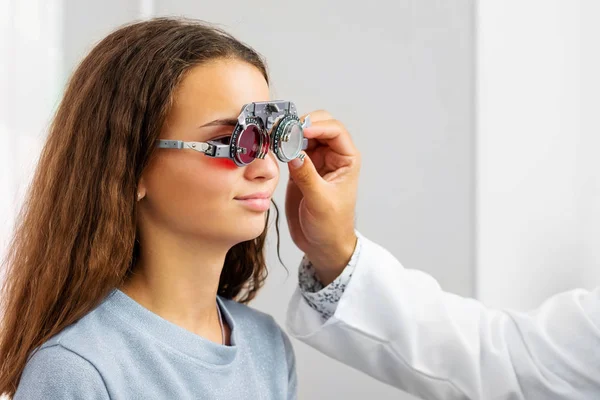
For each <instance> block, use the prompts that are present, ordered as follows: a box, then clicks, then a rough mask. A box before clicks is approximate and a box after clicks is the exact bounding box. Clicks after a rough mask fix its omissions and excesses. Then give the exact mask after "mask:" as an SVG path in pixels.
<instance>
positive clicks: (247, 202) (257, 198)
mask: <svg viewBox="0 0 600 400" xmlns="http://www.w3.org/2000/svg"><path fill="white" fill-rule="evenodd" d="M271 196H272V193H269V192H259V193H252V194H249V195H246V196H238V197H236V198H235V200H237V201H238V203H240V204H241V205H242V206H244V207H245V208H247V209H249V210H251V211H258V212H265V211H267V210H268V209H269V208H270V207H271Z"/></svg>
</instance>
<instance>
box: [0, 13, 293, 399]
mask: <svg viewBox="0 0 600 400" xmlns="http://www.w3.org/2000/svg"><path fill="white" fill-rule="evenodd" d="M216 58H234V59H239V60H243V61H245V62H248V63H250V64H252V65H254V66H255V67H256V68H258V69H259V70H260V71H261V72H262V74H263V75H264V77H265V79H266V80H267V83H268V81H269V80H268V74H267V70H266V66H265V62H264V60H263V59H262V57H261V56H260V55H259V54H257V53H256V52H255V51H254V50H252V49H251V48H250V47H248V46H246V45H245V44H243V43H241V42H239V41H238V40H236V39H235V38H233V37H232V36H231V35H229V34H227V33H226V32H223V31H222V30H220V29H218V28H215V27H213V26H211V25H208V24H206V23H203V22H200V21H195V20H189V19H173V18H157V19H153V20H150V21H144V22H138V23H134V24H131V25H127V26H124V27H122V28H120V29H118V30H116V31H115V32H113V33H111V34H110V35H109V36H107V37H106V38H105V39H103V40H102V41H101V42H100V43H98V44H97V45H96V46H95V47H94V49H93V50H92V51H91V52H90V54H89V55H88V56H87V57H86V58H85V59H84V60H83V61H82V62H81V64H80V65H79V67H78V68H77V70H76V71H75V72H74V74H73V76H72V77H71V79H70V81H69V83H68V85H67V87H66V90H65V94H64V97H63V99H62V102H61V104H60V106H59V108H58V110H57V112H56V115H55V117H54V120H53V123H52V125H51V126H50V130H49V134H48V138H47V141H46V144H45V146H44V148H43V150H42V153H41V156H40V160H39V164H38V166H37V169H36V172H35V176H34V178H33V180H32V183H31V186H30V188H29V192H28V195H27V197H26V200H25V203H24V204H23V208H22V210H21V213H20V215H19V218H18V220H17V225H16V227H15V233H14V236H13V238H12V242H11V245H10V246H9V249H8V255H7V258H6V260H5V262H4V264H5V267H6V271H5V279H4V282H3V285H2V292H1V295H0V301H1V302H2V320H1V323H0V363H1V365H0V394H8V395H9V396H12V395H14V393H15V391H16V388H17V384H18V381H19V379H20V376H21V374H22V372H23V369H24V367H25V364H26V362H27V358H28V355H29V354H30V353H31V352H32V350H34V349H35V348H37V347H38V346H40V345H41V344H43V343H44V342H45V341H47V340H48V339H49V338H50V337H52V336H53V335H55V334H57V333H58V332H60V331H61V330H63V329H64V328H65V327H67V326H68V325H70V324H72V323H74V322H76V321H77V320H78V319H80V318H81V317H83V316H84V315H85V314H87V313H88V312H89V311H91V310H92V309H93V308H94V307H96V306H97V305H98V304H99V303H100V302H101V301H102V299H103V298H104V297H105V296H106V295H108V293H109V292H110V291H111V290H112V289H114V288H115V287H118V286H119V285H120V284H122V283H123V282H124V280H125V279H126V277H127V276H128V274H129V273H130V272H131V269H132V267H133V266H134V265H135V259H136V255H137V254H138V250H139V249H138V242H137V239H136V185H137V182H138V181H139V179H140V177H141V175H142V171H143V170H144V168H145V167H146V165H147V164H148V161H149V158H150V157H151V155H152V153H153V151H154V150H153V148H154V146H153V144H154V143H155V141H156V139H158V137H159V133H160V131H161V128H162V126H163V122H164V120H165V117H166V116H167V114H168V112H169V110H170V105H171V102H172V97H173V93H174V90H175V88H176V87H177V85H178V84H179V82H181V80H182V78H183V76H184V75H185V74H186V72H187V71H189V70H190V69H191V68H192V67H194V66H196V65H199V64H201V63H204V62H206V61H209V60H214V59H216ZM275 212H276V224H275V225H276V229H277V238H278V244H277V248H278V254H279V228H278V222H279V213H278V210H277V206H275ZM268 224H269V218H268V216H267V222H266V226H265V231H264V232H263V233H262V234H261V235H260V236H259V237H258V238H256V239H254V240H251V241H247V242H243V243H240V244H238V245H236V246H234V247H233V248H232V249H231V250H230V251H229V252H228V254H227V256H226V258H225V265H224V268H223V272H222V275H221V279H220V282H219V288H218V293H219V295H221V296H223V297H226V298H230V299H235V300H237V301H240V302H244V303H246V302H249V301H250V300H252V299H253V298H254V296H255V295H256V292H257V291H258V290H259V289H260V287H261V286H262V284H263V283H264V280H265V278H266V275H267V269H266V265H265V256H264V252H263V247H264V243H265V236H266V233H267V227H268ZM280 261H281V259H280Z"/></svg>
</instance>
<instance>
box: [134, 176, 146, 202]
mask: <svg viewBox="0 0 600 400" xmlns="http://www.w3.org/2000/svg"><path fill="white" fill-rule="evenodd" d="M144 197H146V184H145V183H144V177H142V178H141V179H140V181H139V182H138V185H137V195H136V200H137V201H140V200H141V199H143V198H144Z"/></svg>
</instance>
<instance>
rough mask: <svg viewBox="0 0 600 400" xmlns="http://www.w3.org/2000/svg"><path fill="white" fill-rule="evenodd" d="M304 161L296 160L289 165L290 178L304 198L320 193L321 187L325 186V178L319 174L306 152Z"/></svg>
mask: <svg viewBox="0 0 600 400" xmlns="http://www.w3.org/2000/svg"><path fill="white" fill-rule="evenodd" d="M302 154H304V160H301V159H300V158H294V159H293V160H292V161H290V162H289V163H288V167H289V171H290V178H291V179H292V180H293V181H294V183H295V184H296V186H298V189H300V191H301V192H302V194H303V195H304V197H308V196H310V195H313V196H314V195H315V194H317V193H318V190H319V186H320V185H322V184H323V182H324V181H323V178H321V175H319V173H318V172H317V169H316V168H315V165H314V164H313V162H312V160H311V159H310V157H308V155H307V154H306V153H305V152H302Z"/></svg>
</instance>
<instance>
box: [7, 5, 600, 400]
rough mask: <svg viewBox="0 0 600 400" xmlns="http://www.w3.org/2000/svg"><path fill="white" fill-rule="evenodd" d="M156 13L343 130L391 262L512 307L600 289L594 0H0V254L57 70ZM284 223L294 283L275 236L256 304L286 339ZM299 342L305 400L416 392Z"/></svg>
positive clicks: (370, 228)
mask: <svg viewBox="0 0 600 400" xmlns="http://www.w3.org/2000/svg"><path fill="white" fill-rule="evenodd" d="M353 3H354V4H353ZM164 15H177V16H187V17H193V18H198V19H202V20H206V21H209V22H213V23H217V24H220V26H221V27H222V28H224V29H226V30H228V31H229V32H231V33H233V34H234V35H235V36H237V37H238V38H239V39H241V40H242V41H244V42H246V43H248V44H250V45H251V46H252V47H254V48H255V49H256V50H258V51H259V52H260V53H261V54H263V55H264V56H265V57H266V59H267V61H268V65H269V67H270V73H271V80H272V82H273V85H272V92H273V97H274V98H284V99H289V100H292V101H294V102H295V103H296V104H297V106H298V108H299V110H300V112H301V113H306V112H309V111H312V110H314V109H320V108H324V109H327V110H328V111H330V112H331V113H332V114H333V115H334V116H335V117H336V118H337V119H339V120H341V121H342V122H344V123H345V125H346V126H347V128H348V130H349V131H350V133H351V134H352V136H353V138H354V140H355V142H356V144H357V146H358V147H359V149H360V150H361V152H362V156H363V167H362V172H361V181H360V185H359V202H358V210H357V211H358V213H357V228H358V229H359V230H360V231H361V232H362V233H363V234H364V235H366V236H367V237H369V238H370V239H372V240H374V241H376V242H378V243H380V244H382V245H383V246H385V247H387V248H388V249H389V250H390V251H391V252H392V253H393V254H394V255H395V256H396V257H397V258H398V259H399V260H401V261H402V263H403V264H404V265H405V266H406V267H408V268H416V269H420V270H423V271H426V272H428V273H430V274H432V275H433V276H434V277H435V278H436V279H438V281H439V282H440V284H441V285H442V287H443V288H444V289H445V290H447V291H450V292H454V293H457V294H460V295H463V296H471V297H476V298H478V299H479V300H481V301H483V302H484V303H486V304H487V305H489V306H490V307H501V308H513V309H521V310H527V309H531V308H534V307H536V306H538V305H539V304H540V302H541V301H542V300H543V299H545V298H546V297H548V296H550V295H552V294H554V293H557V292H560V291H564V290H568V289H571V288H574V287H583V288H588V289H589V288H592V287H594V286H597V285H598V282H600V268H599V264H600V243H599V239H600V157H598V155H597V153H598V151H599V149H600V134H599V133H600V129H599V128H600V119H599V118H598V115H600V113H599V112H598V110H597V107H598V104H600V102H599V101H598V100H599V99H598V96H599V93H600V76H599V75H598V74H597V71H600V55H599V52H598V49H599V48H600V27H599V26H598V25H597V23H596V21H597V20H598V18H599V17H600V2H597V1H594V0H581V1H574V0H563V1H560V0H496V1H492V0H482V1H473V0H452V1H448V0H393V1H392V0H388V1H374V2H367V3H365V2H348V1H341V0H336V1H333V0H332V1H318V0H304V1H302V2H295V3H294V2H287V1H286V2H284V1H271V0H269V1H267V0H259V1H255V2H246V1H230V0H222V1H217V2H200V1H192V0H169V1H166V0H104V1H102V2H100V1H95V2H94V1H81V0H0V143H1V144H0V256H1V255H2V254H3V253H4V251H5V249H6V246H7V243H8V240H9V238H10V233H11V229H12V225H13V223H14V220H15V217H16V214H17V212H18V209H19V206H20V204H21V201H22V197H23V194H24V192H25V190H26V189H27V185H28V183H29V180H30V178H31V175H32V172H33V167H34V166H35V163H36V160H37V157H38V155H39V152H40V149H41V147H42V145H43V142H44V138H45V135H46V128H47V126H48V123H49V121H50V119H51V117H52V114H53V111H54V110H55V109H56V107H57V104H58V102H59V101H60V98H61V95H62V91H63V88H64V85H65V83H66V81H67V79H68V77H69V75H70V74H71V72H72V71H73V70H74V68H75V67H76V66H77V64H78V62H79V61H80V60H81V59H82V57H83V56H84V55H85V54H86V53H87V52H88V51H89V50H90V49H91V47H92V46H94V44H95V43H96V42H97V41H98V40H100V39H101V38H103V37H104V36H105V35H107V34H108V33H109V32H110V31H112V30H113V29H115V28H117V27H118V26H120V25H122V24H125V23H128V22H132V21H135V20H140V19H146V18H151V17H153V16H164ZM594 71H596V72H594ZM286 180H287V170H286V169H285V168H282V176H281V182H282V183H281V184H280V185H279V188H278V190H277V192H276V196H275V199H276V201H277V203H278V204H279V205H280V206H283V203H284V195H285V181H286ZM281 228H282V233H283V234H282V243H281V246H282V247H281V248H282V258H283V261H284V262H285V264H286V267H287V269H288V271H289V272H286V270H285V269H284V268H283V267H282V266H281V264H279V262H278V261H277V257H276V251H275V236H274V235H271V241H270V244H269V249H268V252H269V253H268V259H269V262H270V277H269V280H268V283H267V285H266V287H265V288H264V290H263V291H262V292H261V293H260V295H259V296H258V298H257V300H255V301H254V302H253V303H252V306H254V307H256V308H258V309H260V310H263V311H266V312H268V313H270V314H272V315H274V316H275V318H276V319H277V321H278V322H279V323H280V324H281V325H282V326H284V323H285V311H286V308H287V303H288V300H289V298H290V296H291V294H292V292H293V290H294V289H295V287H296V283H297V278H296V274H297V266H298V263H299V261H300V258H301V254H300V252H299V251H298V250H297V249H296V248H295V247H294V245H293V243H292V241H291V239H290V238H289V234H288V232H287V226H286V224H285V219H283V220H282V221H281ZM294 345H295V349H296V354H297V360H298V375H299V383H300V398H301V399H328V398H333V399H337V398H340V399H341V398H343V399H363V398H365V397H367V396H376V398H378V399H412V398H413V397H411V396H408V395H404V394H402V393H400V392H398V391H396V390H393V389H391V388H390V387H388V386H386V385H384V384H381V383H379V382H377V381H375V380H373V379H371V378H369V377H366V376H364V375H362V374H359V373H357V372H355V371H354V370H352V369H350V368H348V367H345V366H343V365H341V364H339V363H337V362H335V361H333V360H330V359H328V358H326V357H325V356H322V355H320V354H319V353H317V352H316V351H314V350H312V349H310V348H308V347H307V346H305V345H303V344H302V343H300V342H298V341H295V340H294ZM431 351H436V349H434V348H432V349H431Z"/></svg>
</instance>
